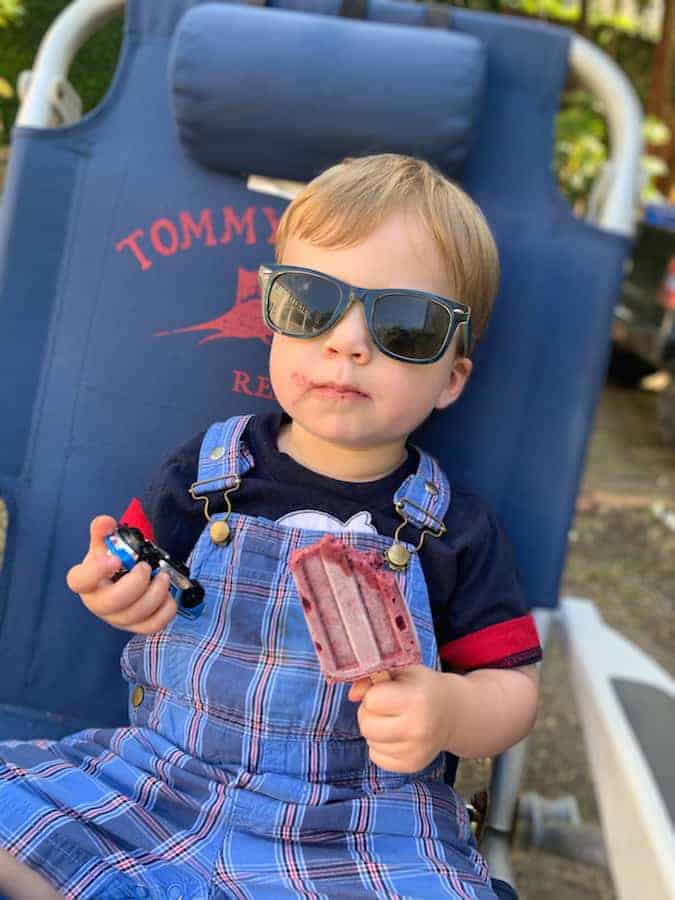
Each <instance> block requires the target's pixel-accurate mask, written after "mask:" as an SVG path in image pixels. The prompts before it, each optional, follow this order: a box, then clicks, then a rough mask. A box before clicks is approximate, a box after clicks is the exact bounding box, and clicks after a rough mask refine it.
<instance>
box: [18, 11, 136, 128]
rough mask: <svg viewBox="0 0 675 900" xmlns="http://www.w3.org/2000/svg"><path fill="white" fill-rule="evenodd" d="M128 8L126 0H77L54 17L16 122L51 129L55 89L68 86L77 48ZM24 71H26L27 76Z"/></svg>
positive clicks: (28, 83) (39, 49)
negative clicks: (71, 65)
mask: <svg viewBox="0 0 675 900" xmlns="http://www.w3.org/2000/svg"><path fill="white" fill-rule="evenodd" d="M123 9H124V0H75V2H74V3H71V4H70V5H69V6H67V7H66V8H65V9H64V10H63V12H62V13H61V14H60V15H58V16H57V17H56V19H54V21H53V22H52V24H51V26H50V27H49V29H48V31H47V32H46V33H45V36H44V37H43V38H42V41H41V43H40V47H39V48H38V52H37V55H36V57H35V60H34V62H33V70H32V74H31V77H30V79H29V80H28V81H26V80H25V78H24V83H25V84H27V85H28V87H27V89H26V95H25V97H24V98H23V102H22V103H21V107H20V109H19V112H18V114H17V117H16V124H17V125H23V126H31V127H35V128H48V127H49V126H50V124H51V123H52V122H53V118H52V109H53V103H54V89H55V85H56V86H59V85H60V86H61V89H64V88H65V85H66V84H67V82H66V80H65V79H66V76H67V74H68V69H69V68H70V64H71V63H72V61H73V59H74V58H75V55H76V54H77V51H78V50H79V49H80V47H82V45H83V44H85V43H86V41H87V40H88V39H89V38H90V37H91V36H92V35H93V34H95V33H96V32H97V31H98V30H99V29H100V28H102V27H103V26H104V25H105V24H106V23H107V22H108V21H109V20H110V19H112V18H113V16H115V15H116V14H117V13H119V12H121V11H122V10H123ZM23 74H24V73H22V75H23Z"/></svg>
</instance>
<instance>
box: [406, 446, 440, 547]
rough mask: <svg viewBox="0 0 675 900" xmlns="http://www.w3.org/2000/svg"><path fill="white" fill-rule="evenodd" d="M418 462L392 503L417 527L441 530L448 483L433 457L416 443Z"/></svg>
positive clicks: (433, 530)
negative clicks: (413, 472)
mask: <svg viewBox="0 0 675 900" xmlns="http://www.w3.org/2000/svg"><path fill="white" fill-rule="evenodd" d="M415 449H416V450H417V452H418V453H419V455H420V462H419V466H418V467H417V471H416V472H415V474H414V475H409V476H408V477H407V478H406V479H405V481H404V482H403V484H402V485H401V486H400V488H399V489H398V490H397V491H396V494H395V495H394V506H395V507H396V509H397V510H398V511H399V513H400V514H402V515H404V516H405V518H406V519H407V520H408V521H409V522H410V523H411V524H412V525H414V526H415V527H416V528H419V529H427V530H429V531H431V532H432V533H433V532H438V531H439V530H440V531H444V530H445V528H444V526H443V522H444V519H445V514H446V513H447V511H448V507H449V506H450V497H451V491H450V483H449V481H448V479H447V478H446V476H445V473H444V472H443V470H442V469H441V467H440V466H439V464H438V462H437V460H436V459H434V457H433V456H430V455H429V454H428V453H425V452H424V450H421V449H420V448H419V447H415Z"/></svg>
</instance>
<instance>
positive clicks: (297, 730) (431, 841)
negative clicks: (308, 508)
mask: <svg viewBox="0 0 675 900" xmlns="http://www.w3.org/2000/svg"><path fill="white" fill-rule="evenodd" d="M240 434H241V420H240V419H235V420H229V421H228V422H227V423H224V424H221V425H217V426H213V428H212V429H211V430H210V431H209V432H208V433H207V435H206V437H205V439H204V444H203V447H202V458H201V460H200V473H199V480H200V481H202V480H206V479H207V478H208V479H222V481H220V484H221V485H222V484H224V483H227V484H229V483H230V482H229V481H227V479H228V477H230V476H231V475H232V474H233V473H232V471H229V472H228V471H227V467H228V466H232V465H234V466H235V468H236V469H238V472H239V474H241V472H243V470H244V469H246V468H248V467H249V466H250V465H251V464H252V460H251V459H250V457H249V456H247V454H246V453H245V452H242V450H241V448H240V446H239V436H240ZM214 447H220V448H224V450H225V451H226V452H225V453H223V454H220V451H218V452H217V453H215V454H214V452H213V451H214ZM214 456H216V457H218V459H220V460H222V461H223V462H222V466H221V467H220V468H217V467H216V468H214V462H217V461H218V460H214ZM420 472H421V473H422V474H420V475H419V477H420V478H421V479H422V481H424V480H427V479H428V474H429V460H428V459H425V460H424V465H422V464H421V465H420ZM234 474H236V472H235V473H234ZM415 490H416V494H415V495H414V496H417V497H422V496H424V494H423V492H424V491H425V488H424V485H423V483H422V484H418V485H417V486H416V488H415ZM426 493H427V494H428V491H426ZM446 497H447V498H448V499H449V491H448V492H447V494H446ZM231 499H232V501H233V506H234V508H236V493H235V494H233V495H231ZM444 512H445V509H435V510H434V513H433V514H434V515H437V516H439V517H440V518H442V516H443V514H444ZM214 518H223V516H222V515H218V516H216V517H214ZM229 522H230V525H231V526H232V530H233V537H232V540H231V541H230V543H229V544H227V545H226V546H216V545H215V544H213V543H212V541H211V539H210V536H209V531H208V529H205V530H204V533H203V534H202V536H201V538H200V539H199V541H198V543H197V546H196V547H195V550H194V553H193V558H192V563H191V569H192V572H193V573H194V575H195V576H196V577H197V578H198V579H199V580H200V581H201V582H202V584H203V585H204V587H205V589H206V609H205V612H204V614H203V615H202V616H201V617H200V618H199V619H197V620H195V621H191V620H187V619H183V618H181V617H176V618H175V619H174V621H173V622H172V623H171V625H170V626H169V627H168V628H166V629H165V630H164V631H162V632H160V633H158V634H155V635H152V636H150V637H143V636H134V637H133V638H132V639H131V640H130V641H129V643H128V645H127V646H126V648H125V650H124V653H123V657H122V670H123V673H124V676H125V678H126V679H127V680H128V681H129V683H130V685H131V687H132V688H138V687H139V686H140V687H142V688H143V697H142V701H141V702H140V703H139V704H138V705H137V706H134V705H130V721H131V725H130V727H127V728H120V729H115V730H110V731H101V730H99V731H97V730H89V731H85V732H81V733H79V734H76V735H72V736H70V737H68V738H66V739H64V740H61V741H56V742H47V741H34V742H30V743H25V742H22V743H19V742H7V743H4V744H0V845H1V846H3V847H5V848H7V849H8V850H9V851H10V852H12V853H13V854H15V855H17V856H18V857H19V858H21V859H24V860H25V861H26V862H28V863H29V864H30V865H32V866H33V867H35V868H36V869H38V870H39V871H40V872H41V873H42V874H43V875H44V876H45V877H46V878H47V879H48V880H50V882H51V883H53V884H54V886H55V887H57V888H58V889H59V890H60V891H61V892H62V893H64V895H65V896H66V897H96V898H117V897H120V898H121V897H149V898H156V900H167V898H174V900H180V898H185V900H187V898H190V900H201V898H225V897H228V898H230V897H234V898H270V900H272V898H273V900H279V898H284V897H289V898H290V897H303V898H330V900H333V898H340V897H344V898H357V897H382V898H385V897H386V898H424V900H428V898H435V897H453V898H461V900H468V898H471V900H488V898H489V900H494V898H495V895H494V893H493V892H492V890H491V888H490V887H489V881H488V878H487V872H486V868H485V864H484V862H483V860H482V858H481V857H480V856H479V854H478V853H477V851H476V850H475V847H474V845H473V842H472V838H471V831H470V826H469V821H468V816H467V813H466V809H465V807H464V804H463V802H462V801H461V800H460V799H459V798H458V797H457V796H456V794H455V793H454V791H453V790H452V789H451V788H450V787H448V786H447V785H446V784H445V783H444V780H443V779H444V773H445V763H444V756H443V754H441V755H440V756H439V757H438V758H437V759H435V760H433V761H432V762H431V763H430V764H429V766H428V767H427V768H426V769H425V770H424V771H422V772H419V773H415V775H399V774H395V773H391V772H386V771H384V770H382V769H379V768H378V767H377V766H375V765H373V764H372V763H370V761H369V759H368V753H367V745H366V743H365V741H364V740H363V739H362V738H361V736H360V733H359V729H358V722H357V718H356V711H357V706H356V704H353V703H351V702H350V701H349V700H347V691H348V687H349V686H348V685H327V684H326V682H325V680H324V678H323V676H322V675H321V672H320V669H319V666H318V662H317V660H316V655H315V652H314V648H313V646H312V642H311V639H310V636H309V632H308V630H307V627H306V624H305V621H304V616H303V614H302V611H301V607H300V602H299V598H298V596H297V592H296V590H295V585H294V582H293V579H292V577H291V575H290V572H289V568H288V559H289V557H290V554H291V553H292V552H293V551H294V550H295V549H296V548H298V547H303V546H307V545H308V544H311V543H314V542H315V541H317V540H319V539H320V538H321V537H322V536H323V533H322V532H315V531H309V530H305V529H297V528H285V527H282V526H279V525H277V524H276V523H275V522H272V521H269V520H266V519H263V518H252V517H243V516H238V515H237V514H236V513H233V514H232V515H231V516H230V518H229ZM341 538H342V540H344V541H345V543H349V544H351V545H353V546H355V547H357V548H359V549H362V550H373V549H375V550H379V551H380V552H382V551H383V550H385V549H386V548H387V547H388V546H389V544H390V543H391V538H388V537H383V536H380V535H370V534H362V533H358V532H345V533H343V534H342V535H341ZM399 578H400V584H401V589H402V592H403V593H404V596H405V597H406V600H407V602H408V605H409V607H410V610H411V614H412V618H413V620H414V622H415V625H416V627H417V631H418V635H419V638H420V643H421V645H422V654H423V660H424V663H425V664H426V665H428V666H431V667H436V668H438V666H439V660H438V650H437V647H436V641H435V637H434V631H433V624H432V619H431V613H430V609H429V602H428V597H427V592H426V587H425V584H424V577H423V574H422V569H421V566H420V564H419V560H418V558H417V556H416V554H413V555H412V558H411V562H410V563H409V565H408V568H407V569H406V571H405V572H404V573H403V574H402V575H400V576H399ZM138 693H139V692H138V691H136V694H135V696H136V699H138Z"/></svg>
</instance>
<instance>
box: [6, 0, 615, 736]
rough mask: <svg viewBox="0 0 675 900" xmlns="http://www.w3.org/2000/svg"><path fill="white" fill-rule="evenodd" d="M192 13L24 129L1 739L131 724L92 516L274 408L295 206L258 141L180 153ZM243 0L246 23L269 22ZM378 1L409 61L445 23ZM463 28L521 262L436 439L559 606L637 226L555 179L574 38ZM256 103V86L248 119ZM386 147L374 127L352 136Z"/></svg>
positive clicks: (9, 284)
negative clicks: (273, 358)
mask: <svg viewBox="0 0 675 900" xmlns="http://www.w3.org/2000/svg"><path fill="white" fill-rule="evenodd" d="M195 5H199V4H195V3H193V2H190V0H128V3H127V10H126V22H125V39H124V44H123V49H122V53H121V57H120V60H119V64H118V68H117V72H116V75H115V79H114V82H113V84H112V86H111V88H110V90H109V92H108V94H107V96H106V98H105V99H104V101H103V102H102V104H101V105H100V106H99V107H98V108H97V109H96V110H94V111H93V112H91V113H89V114H88V115H87V116H85V117H84V118H83V119H82V120H81V121H80V122H77V123H75V124H73V125H70V126H67V127H64V128H61V129H57V130H53V131H43V130H40V129H34V128H26V127H23V128H16V129H15V130H14V133H13V136H12V153H11V158H10V164H9V168H8V172H7V178H6V183H5V190H4V195H3V197H2V207H1V209H0V321H1V325H0V384H3V385H9V386H10V389H9V390H5V391H3V393H2V396H1V397H0V494H1V495H2V496H3V498H4V500H5V502H6V503H7V505H8V509H9V517H10V528H9V537H8V545H7V548H6V552H5V564H4V567H3V570H2V572H1V573H0V659H1V660H2V679H0V704H2V706H1V707H0V738H3V737H17V738H19V737H24V736H26V737H33V736H35V735H36V729H39V728H40V727H42V728H44V729H45V732H44V735H43V736H46V735H47V734H48V733H49V735H50V736H51V735H52V734H53V733H54V730H56V731H58V729H59V728H60V727H61V726H62V727H63V731H64V732H66V731H73V730H75V729H76V728H78V727H84V726H85V725H101V726H114V725H117V724H122V723H124V722H125V721H126V716H127V713H126V704H127V698H126V689H125V685H124V683H123V682H122V679H121V676H120V673H119V652H120V649H121V646H122V644H123V643H124V641H125V640H126V638H125V635H124V634H123V633H121V632H117V631H115V630H114V629H111V628H109V627H108V626H106V625H104V624H103V623H101V622H99V621H98V620H96V619H94V618H93V617H92V616H91V615H90V614H89V613H88V612H87V611H86V609H84V608H83V607H82V605H81V603H80V602H79V600H78V599H77V598H76V597H74V596H73V595H71V594H70V593H69V591H68V589H67V587H66V585H65V580H64V579H65V573H66V571H67V569H68V568H69V567H70V566H71V565H72V564H73V563H75V562H77V561H78V560H79V559H80V558H81V557H82V554H83V553H84V551H85V549H86V546H87V538H88V529H87V523H88V521H89V519H90V518H91V517H92V516H94V515H96V514H97V513H101V512H109V513H111V514H119V513H121V512H122V510H123V509H124V507H125V506H126V503H127V501H128V500H129V499H130V498H131V497H132V496H138V495H140V494H141V493H142V491H143V489H144V486H145V485H146V483H147V481H148V479H149V478H150V476H151V474H152V473H153V471H154V470H155V468H156V466H157V464H158V462H159V461H160V460H161V459H162V458H163V457H164V456H165V455H166V453H167V452H168V451H170V450H171V449H172V448H173V447H175V446H177V445H178V444H179V443H181V442H183V441H184V440H185V439H186V438H187V437H189V436H190V435H192V434H194V433H197V432H198V431H199V430H201V429H203V428H205V427H206V426H207V424H208V423H210V422H211V421H213V420H214V419H216V418H226V417H227V416H231V415H237V414H242V413H248V412H257V411H261V410H266V409H269V408H270V405H271V404H273V402H274V401H273V398H272V394H271V390H270V385H269V380H268V376H267V371H268V370H267V355H268V349H269V334H268V333H267V332H266V331H265V329H264V326H263V325H262V321H261V318H260V310H259V298H258V290H257V285H256V280H255V272H256V269H257V266H258V264H259V263H260V262H263V261H270V260H271V259H272V253H273V246H272V242H271V237H272V232H273V228H274V225H275V223H276V221H277V220H278V217H279V215H280V214H281V212H282V210H283V208H284V205H285V203H284V201H282V200H281V199H279V198H278V197H273V196H270V195H268V194H263V193H260V192H257V191H253V190H250V189H248V188H247V186H246V178H245V175H246V173H247V172H248V171H250V169H249V168H248V165H247V161H246V159H245V158H242V159H241V166H235V161H234V160H230V162H229V163H228V165H230V166H232V167H233V168H232V171H230V172H229V173H227V174H223V173H218V172H215V171H213V170H211V169H208V168H206V167H204V166H202V165H200V164H198V163H197V162H195V161H194V160H193V159H191V158H190V157H188V156H187V155H186V154H185V153H184V152H183V150H182V148H181V146H180V143H179V139H178V129H177V124H176V120H175V118H174V115H173V110H172V104H171V93H170V85H169V76H168V71H169V69H168V66H169V59H170V53H171V49H172V41H173V36H174V33H175V31H176V28H177V26H178V25H179V23H180V20H181V18H182V16H183V15H184V14H185V13H186V12H187V11H189V10H190V9H191V7H193V6H195ZM221 5H222V6H223V7H224V6H226V5H227V4H224V3H223V4H221ZM269 5H270V6H271V7H274V13H275V14H276V15H277V16H280V15H285V16H299V15H301V13H302V11H305V12H309V13H313V14H314V15H315V16H316V17H317V18H319V17H323V24H324V26H325V40H326V42H327V46H330V40H331V33H332V32H331V29H332V28H333V27H334V26H335V25H337V24H338V23H336V22H335V19H334V17H335V15H336V14H337V12H338V9H339V7H338V4H337V3H336V2H334V0H275V2H271V3H270V4H269ZM231 8H232V13H233V15H236V16H237V17H238V20H239V21H241V20H242V19H245V18H246V15H247V14H248V15H249V17H253V16H258V17H260V15H265V14H266V13H267V12H270V13H272V10H267V11H266V10H259V9H250V10H247V9H245V8H243V7H235V6H232V7H231ZM367 14H368V18H369V20H373V21H374V22H375V23H392V22H397V23H399V24H400V25H401V26H413V27H408V28H405V27H402V28H401V30H400V32H401V33H400V34H398V33H397V35H396V38H395V40H396V42H397V46H399V45H400V41H401V40H402V35H404V34H405V35H406V39H407V40H408V41H409V43H410V52H411V54H414V53H415V50H416V47H417V43H416V42H417V41H418V40H426V38H427V32H425V31H424V30H423V29H421V28H419V27H414V26H420V25H424V23H425V8H424V6H423V5H421V4H415V3H405V2H399V0H371V2H370V3H369V4H368V8H367ZM251 21H252V19H251ZM371 24H372V23H371V21H365V22H359V21H348V20H344V21H341V22H340V23H339V25H340V29H341V30H340V34H343V31H342V29H344V28H351V29H355V31H354V34H355V35H358V40H359V41H367V39H368V35H369V31H368V29H370V28H371ZM320 25H321V22H319V24H318V25H316V27H317V28H318V27H319V26H320ZM242 27H243V26H242ZM372 27H373V31H372V34H373V35H375V34H377V36H378V40H384V38H383V37H382V36H381V35H382V33H383V32H382V29H381V28H377V25H373V26H372ZM452 29H453V31H454V32H455V33H456V34H457V35H458V36H459V35H465V36H471V37H472V39H474V40H476V41H478V42H480V44H481V46H482V47H483V48H484V53H485V56H486V60H487V71H486V88H485V95H484V97H483V101H482V104H481V112H480V115H479V116H478V117H477V120H476V123H475V133H474V135H473V141H472V144H471V148H470V151H469V152H468V154H467V156H466V159H465V161H464V162H463V164H462V165H461V167H460V168H459V169H458V170H457V171H456V173H455V177H456V178H457V180H458V181H459V182H460V183H461V184H462V186H463V187H464V188H465V189H466V190H467V191H468V192H469V193H470V194H471V195H472V196H473V197H474V198H475V199H476V201H477V202H478V203H479V204H480V205H481V207H482V208H483V210H484V211H485V214H486V216H487V218H488V220H489V222H490V224H491V226H492V228H493V230H494V232H495V235H496V238H497V242H498V245H499V248H500V253H501V260H502V271H503V276H502V284H501V289H500V296H499V298H498V301H497V305H496V309H495V314H494V317H493V319H492V322H491V324H490V327H489V329H488V333H487V335H486V338H485V340H484V341H482V342H481V344H479V347H478V350H477V353H476V370H475V377H473V378H472V382H471V384H470V386H469V389H468V391H467V392H466V394H465V395H464V396H463V397H462V399H461V400H460V402H459V403H458V404H457V405H456V406H455V407H454V408H452V409H451V410H449V411H448V412H447V413H444V414H443V415H437V416H434V417H432V419H431V420H430V421H429V422H428V423H427V424H426V425H425V426H424V427H423V428H422V433H421V434H420V435H416V436H415V437H416V438H417V439H418V440H420V441H421V442H423V443H424V444H425V446H427V447H428V448H429V449H430V450H431V452H433V453H435V454H436V455H437V456H439V458H440V459H441V461H442V463H443V464H444V466H445V467H446V469H447V470H448V471H449V473H450V475H451V477H452V478H453V479H454V480H455V481H458V482H460V483H463V484H464V485H465V486H467V487H468V488H470V489H474V490H476V491H478V492H479V493H481V494H482V495H483V496H484V497H485V498H486V499H487V500H488V501H489V502H490V503H491V504H492V505H493V507H494V508H495V510H496V512H497V514H498V516H499V517H500V518H501V520H502V522H503V523H504V525H505V527H506V530H507V531H508V533H509V535H510V537H511V539H512V541H513V544H514V548H515V553H516V559H517V562H518V565H519V568H520V570H521V575H522V580H523V583H524V586H525V590H526V592H527V596H528V598H529V601H530V603H531V604H532V606H537V605H539V606H547V607H553V606H555V605H556V603H557V599H558V587H559V582H560V576H561V571H562V566H563V562H564V557H565V550H566V541H567V532H568V529H569V526H570V523H571V519H572V515H573V509H574V498H575V494H576V491H577V487H578V482H579V478H580V473H581V469H582V465H583V459H584V452H585V448H586V443H587V440H588V435H589V431H590V427H591V420H592V414H593V409H594V406H595V403H596V400H597V395H598V393H599V389H600V387H601V384H602V380H603V376H604V371H605V365H606V356H607V349H608V335H609V328H610V320H611V310H612V304H613V301H614V298H615V296H616V295H617V291H618V287H619V284H620V279H621V273H622V264H623V260H624V258H625V256H626V254H627V251H628V241H627V240H625V239H623V238H620V237H615V236H611V235H608V234H604V233H602V232H600V231H599V230H597V229H596V228H594V227H592V226H590V225H588V224H585V223H583V222H579V221H577V220H575V219H574V218H573V216H572V214H571V212H570V209H569V207H568V205H567V203H566V201H565V200H564V199H563V198H562V197H561V196H560V194H559V192H558V189H557V186H556V183H555V177H554V174H553V173H552V171H551V159H552V152H553V128H554V117H555V113H556V110H557V107H558V101H559V95H560V92H561V90H562V88H563V85H564V83H565V79H566V75H567V57H568V49H569V39H570V38H569V33H568V32H566V31H565V30H563V29H559V28H555V27H551V26H544V25H540V24H537V23H532V22H528V21H524V20H522V19H516V18H506V17H500V16H496V15H492V14H488V13H478V12H471V11H468V10H462V9H456V10H454V11H453V15H452ZM355 39H356V38H355ZM392 40H393V38H392ZM241 63H242V65H244V64H245V59H242V61H241ZM449 65H450V63H449ZM268 74H269V76H270V77H272V76H273V74H274V60H273V59H272V60H271V61H270V64H269V72H268ZM289 90H290V88H289ZM444 90H445V89H444V86H443V85H440V86H439V92H440V94H439V96H445V94H444ZM298 93H299V96H303V91H302V90H301V89H300V88H299V90H298ZM242 102H246V101H244V100H242ZM258 102H260V103H262V100H260V99H259V98H257V97H256V96H255V94H253V95H252V96H251V97H250V99H249V100H248V103H249V107H250V108H249V110H248V112H249V113H250V111H251V109H253V110H255V108H256V103H258ZM293 109H294V96H293V93H292V91H291V93H290V96H289V97H288V112H289V115H290V114H292V112H293ZM303 128H306V129H307V130H308V131H311V128H312V122H311V121H307V122H303ZM252 140H253V138H252ZM367 149H368V148H367V147H362V146H360V145H359V144H358V141H355V143H354V145H353V146H352V147H351V148H350V152H353V153H359V152H366V151H367ZM399 149H402V150H403V149H404V148H402V147H401V148H399ZM344 150H345V146H344V144H340V145H339V154H338V155H342V153H343V152H344ZM255 152H256V160H257V161H258V163H259V164H260V165H263V163H264V165H265V167H266V171H267V172H268V174H274V175H277V176H278V177H288V174H289V172H288V167H287V165H286V161H285V159H284V158H283V156H282V155H280V154H278V153H277V152H276V148H275V146H274V145H273V144H270V143H269V142H268V143H267V145H266V146H263V147H257V149H256V151H255ZM242 154H243V156H245V155H246V154H245V148H243V149H242ZM330 161H332V160H330V159H329V157H328V156H326V157H324V158H322V159H321V164H327V163H329V162H330ZM59 717H60V718H59ZM48 729H49V730H48Z"/></svg>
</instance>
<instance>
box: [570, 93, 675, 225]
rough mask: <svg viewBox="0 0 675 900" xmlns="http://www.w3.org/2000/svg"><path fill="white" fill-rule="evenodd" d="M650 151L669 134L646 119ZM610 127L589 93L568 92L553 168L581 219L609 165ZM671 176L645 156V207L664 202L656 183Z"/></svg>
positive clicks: (660, 163) (655, 159)
mask: <svg viewBox="0 0 675 900" xmlns="http://www.w3.org/2000/svg"><path fill="white" fill-rule="evenodd" d="M643 138H644V142H645V145H646V146H647V147H650V146H651V147H659V146H661V147H662V146H665V145H666V144H668V143H669V142H670V130H669V128H668V126H667V125H666V124H665V122H662V121H661V120H660V119H657V118H656V116H647V118H646V119H645V121H644V125H643ZM607 155H608V140H607V127H606V125H605V119H604V116H603V111H602V106H601V104H600V103H599V101H598V100H596V99H595V98H594V97H593V96H592V95H591V94H589V93H587V92H586V91H567V93H566V94H564V96H563V101H562V104H561V109H560V112H559V113H558V117H557V121H556V141H555V159H554V167H555V171H556V172H557V175H558V181H559V183H560V187H561V189H562V191H563V193H564V194H565V195H566V197H567V198H568V200H569V201H570V203H571V205H572V206H573V207H574V208H575V210H576V211H577V213H578V214H580V215H582V214H583V212H584V210H585V206H586V202H587V199H588V195H589V193H590V191H591V188H592V187H593V184H594V182H595V179H596V178H597V177H598V175H599V174H600V172H601V171H602V168H603V166H604V165H605V163H606V161H607ZM667 174H668V166H667V165H666V164H665V162H664V161H663V160H662V159H661V158H660V157H658V156H654V155H652V154H650V153H645V154H644V155H643V156H642V180H643V185H642V190H641V200H642V202H643V203H654V202H664V200H665V197H664V196H663V194H662V193H661V192H660V191H659V190H658V189H657V187H656V185H655V184H654V180H655V179H657V178H661V177H663V176H664V175H667Z"/></svg>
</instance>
